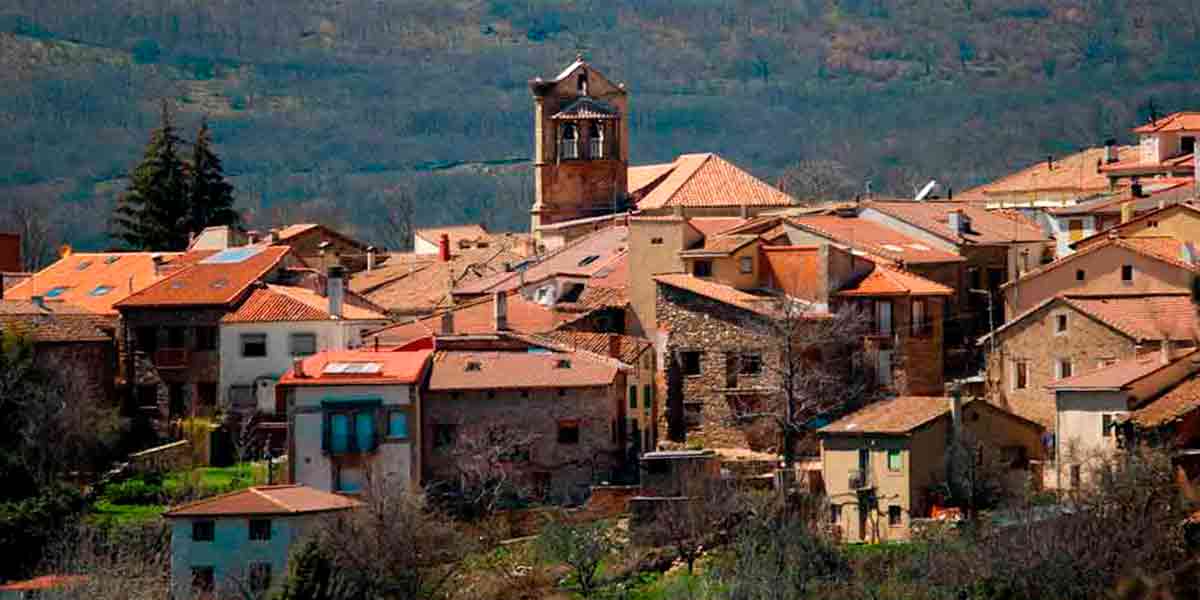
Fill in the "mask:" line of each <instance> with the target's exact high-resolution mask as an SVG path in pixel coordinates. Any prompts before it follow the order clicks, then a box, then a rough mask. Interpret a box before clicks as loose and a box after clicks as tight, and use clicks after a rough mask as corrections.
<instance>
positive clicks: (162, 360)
mask: <svg viewBox="0 0 1200 600" xmlns="http://www.w3.org/2000/svg"><path fill="white" fill-rule="evenodd" d="M190 362H191V353H189V352H188V350H187V349H186V348H159V349H158V350H155V351H154V366H156V367H158V368H160V369H184V368H187V367H188V365H189V364H190Z"/></svg>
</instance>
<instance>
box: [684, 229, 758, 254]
mask: <svg viewBox="0 0 1200 600" xmlns="http://www.w3.org/2000/svg"><path fill="white" fill-rule="evenodd" d="M757 241H759V237H758V236H757V235H754V234H741V235H738V234H734V235H717V236H711V237H706V238H704V242H703V243H702V244H701V245H700V246H699V247H697V248H692V249H689V250H684V251H683V252H680V253H679V255H680V256H685V257H688V256H729V255H730V254H733V253H734V252H737V251H738V250H741V249H742V248H744V247H745V246H747V245H749V244H751V243H753V242H757Z"/></svg>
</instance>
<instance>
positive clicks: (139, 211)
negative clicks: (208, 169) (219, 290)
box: [113, 100, 189, 250]
mask: <svg viewBox="0 0 1200 600" xmlns="http://www.w3.org/2000/svg"><path fill="white" fill-rule="evenodd" d="M182 144H183V140H181V139H180V138H179V135H178V134H177V133H176V130H175V125H174V123H173V121H172V120H171V112H170V109H169V107H168V105H167V101H166V100H163V102H162V123H161V125H160V126H159V128H158V129H155V130H154V132H153V133H151V134H150V142H149V143H148V144H147V145H146V151H145V154H144V155H143V157H142V162H141V164H139V165H138V166H137V167H136V168H135V169H134V170H133V174H132V175H131V177H130V182H129V189H128V191H126V193H125V195H124V196H122V197H121V198H120V200H118V202H117V208H116V210H115V214H114V217H113V221H114V225H116V227H117V228H118V231H117V234H116V237H117V238H118V239H120V240H121V241H122V242H124V243H125V244H126V245H127V246H129V247H130V248H135V249H143V250H183V249H185V248H186V247H187V244H188V230H187V229H186V228H185V225H186V224H187V219H188V216H189V211H188V204H189V203H188V194H187V192H188V180H187V170H186V166H185V165H184V162H183V160H182V159H180V157H179V148H180V146H181V145H182Z"/></svg>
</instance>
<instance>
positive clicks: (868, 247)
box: [786, 215, 966, 264]
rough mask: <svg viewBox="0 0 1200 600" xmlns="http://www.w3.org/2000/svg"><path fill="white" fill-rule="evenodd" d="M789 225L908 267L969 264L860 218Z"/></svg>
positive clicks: (819, 218)
mask: <svg viewBox="0 0 1200 600" xmlns="http://www.w3.org/2000/svg"><path fill="white" fill-rule="evenodd" d="M786 222H787V223H789V224H791V225H793V226H795V227H798V228H800V229H803V230H806V231H808V232H810V233H814V234H816V235H819V236H821V237H824V238H827V239H829V240H831V241H835V242H839V243H842V244H846V245H848V246H850V247H852V248H859V249H862V250H865V251H867V252H870V253H871V254H874V255H876V256H882V257H886V258H890V259H892V260H899V261H904V262H906V263H913V264H921V263H948V262H963V261H964V260H966V259H964V258H963V257H962V256H959V255H958V254H955V253H953V252H947V251H945V250H942V249H940V248H934V247H932V246H930V245H929V243H928V242H924V241H922V240H918V239H916V238H913V237H910V236H907V235H904V234H903V233H901V232H899V231H896V230H895V229H892V228H890V227H888V226H886V225H883V224H880V223H876V222H874V221H868V220H866V219H860V218H857V217H842V216H837V215H810V216H803V217H788V218H787V219H786Z"/></svg>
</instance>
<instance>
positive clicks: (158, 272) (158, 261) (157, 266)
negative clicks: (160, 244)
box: [150, 254, 166, 277]
mask: <svg viewBox="0 0 1200 600" xmlns="http://www.w3.org/2000/svg"><path fill="white" fill-rule="evenodd" d="M150 262H153V263H154V276H155V277H162V270H163V263H164V262H166V261H165V260H163V257H162V255H161V254H155V255H154V256H151V257H150Z"/></svg>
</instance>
